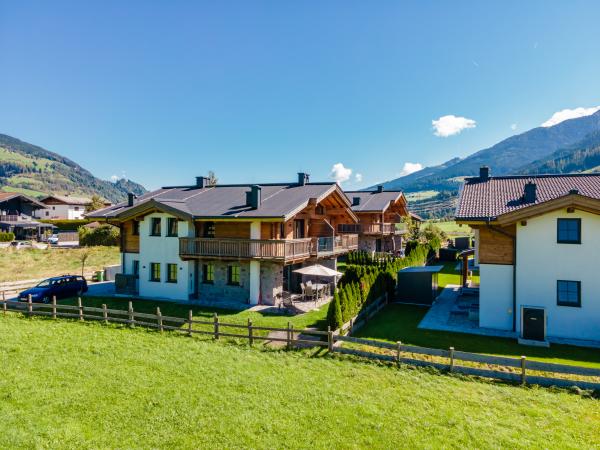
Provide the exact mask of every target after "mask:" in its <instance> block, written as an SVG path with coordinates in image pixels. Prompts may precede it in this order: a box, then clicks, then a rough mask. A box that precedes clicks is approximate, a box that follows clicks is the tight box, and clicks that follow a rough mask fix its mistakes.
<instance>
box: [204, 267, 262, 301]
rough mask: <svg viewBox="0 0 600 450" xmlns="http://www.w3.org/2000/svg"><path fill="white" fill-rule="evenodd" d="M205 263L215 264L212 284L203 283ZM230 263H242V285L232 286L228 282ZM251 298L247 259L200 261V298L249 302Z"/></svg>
mask: <svg viewBox="0 0 600 450" xmlns="http://www.w3.org/2000/svg"><path fill="white" fill-rule="evenodd" d="M204 264H212V265H213V266H214V274H215V281H214V283H212V284H207V283H203V282H202V280H203V279H204V278H203V273H202V271H203V270H204ZM230 264H239V265H240V285H239V286H230V285H228V284H227V267H228V266H229V265H230ZM249 298H250V263H249V262H247V261H240V262H235V263H233V262H228V261H206V262H204V261H202V262H201V263H200V300H209V301H219V300H226V301H232V300H233V301H238V302H241V303H248V299H249Z"/></svg>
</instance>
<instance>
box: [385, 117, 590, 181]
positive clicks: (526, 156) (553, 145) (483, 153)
mask: <svg viewBox="0 0 600 450" xmlns="http://www.w3.org/2000/svg"><path fill="white" fill-rule="evenodd" d="M597 132H600V111H598V112H596V113H595V114H592V115H590V116H585V117H579V118H576V119H570V120H565V121H564V122H561V123H559V124H557V125H554V126H552V127H537V128H534V129H532V130H529V131H527V132H525V133H522V134H519V135H516V136H511V137H509V138H507V139H504V140H503V141H501V142H499V143H497V144H496V145H494V146H492V147H489V148H486V149H483V150H480V151H478V152H476V153H473V154H472V155H470V156H468V157H466V158H463V159H458V158H455V159H453V160H450V161H448V162H446V163H444V164H442V165H440V166H434V167H426V168H424V169H423V170H420V171H418V172H415V173H412V174H410V175H407V176H404V177H400V178H396V179H394V180H390V181H388V182H386V183H384V187H385V188H388V189H403V190H405V191H407V192H415V191H421V190H437V191H443V190H446V191H451V192H456V191H457V190H458V188H459V187H460V183H461V181H462V180H463V179H464V177H466V176H474V175H477V173H478V171H479V168H480V167H481V166H484V165H485V166H489V167H490V168H491V169H492V174H493V175H507V174H512V173H516V172H518V171H520V170H526V166H527V165H528V164H531V163H537V162H539V161H543V160H544V158H547V157H550V155H552V154H553V153H554V152H557V151H559V150H564V149H571V150H573V149H574V148H576V147H577V148H580V147H581V145H583V144H582V143H583V142H584V141H585V140H586V139H587V137H588V136H590V135H592V134H593V133H597Z"/></svg>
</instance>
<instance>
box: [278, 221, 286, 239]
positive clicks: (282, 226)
mask: <svg viewBox="0 0 600 450" xmlns="http://www.w3.org/2000/svg"><path fill="white" fill-rule="evenodd" d="M279 239H285V222H280V223H279Z"/></svg>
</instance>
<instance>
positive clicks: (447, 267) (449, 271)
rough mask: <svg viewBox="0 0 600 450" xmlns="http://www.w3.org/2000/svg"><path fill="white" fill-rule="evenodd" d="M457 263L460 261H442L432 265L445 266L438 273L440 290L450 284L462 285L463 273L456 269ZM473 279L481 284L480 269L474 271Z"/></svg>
mask: <svg viewBox="0 0 600 450" xmlns="http://www.w3.org/2000/svg"><path fill="white" fill-rule="evenodd" d="M457 264H458V261H441V262H433V263H432V265H443V266H444V268H443V269H442V270H441V271H440V273H439V274H438V287H439V288H440V291H441V289H443V288H445V287H446V286H447V285H449V284H457V285H459V286H460V285H461V283H462V281H461V274H460V271H458V270H456V265H457ZM472 281H473V282H474V283H475V284H479V270H474V271H473V277H472Z"/></svg>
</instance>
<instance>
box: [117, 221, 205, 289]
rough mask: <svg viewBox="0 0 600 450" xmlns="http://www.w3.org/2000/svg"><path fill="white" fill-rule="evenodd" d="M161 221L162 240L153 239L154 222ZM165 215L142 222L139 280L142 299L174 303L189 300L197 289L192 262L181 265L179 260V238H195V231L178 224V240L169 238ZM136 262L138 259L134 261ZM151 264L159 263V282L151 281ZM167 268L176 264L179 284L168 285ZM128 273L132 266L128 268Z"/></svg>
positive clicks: (182, 262)
mask: <svg viewBox="0 0 600 450" xmlns="http://www.w3.org/2000/svg"><path fill="white" fill-rule="evenodd" d="M154 217H158V218H160V219H161V220H162V225H161V236H160V237H158V236H150V224H151V222H152V218H154ZM169 217H172V216H170V215H168V214H164V213H153V214H149V215H147V216H146V217H144V220H143V221H141V222H140V253H139V255H138V256H139V261H140V280H139V295H140V296H142V297H155V298H167V299H171V300H189V294H191V293H192V292H193V289H194V280H193V276H194V271H193V267H194V266H193V262H191V261H182V260H181V259H180V258H179V239H178V237H190V236H193V235H194V228H193V225H191V224H190V223H188V222H185V221H179V226H178V228H179V229H178V237H167V235H166V234H167V218H169ZM131 259H135V258H131ZM150 263H160V265H161V280H160V282H154V281H150ZM167 264H177V265H178V268H177V269H178V270H177V283H168V282H167ZM127 270H128V273H130V271H131V265H129V266H128V267H127Z"/></svg>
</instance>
